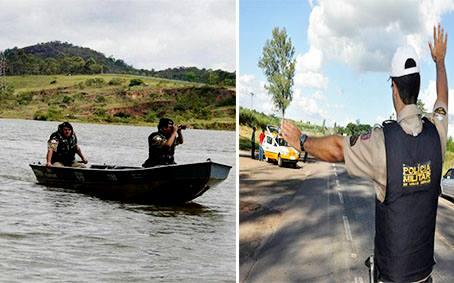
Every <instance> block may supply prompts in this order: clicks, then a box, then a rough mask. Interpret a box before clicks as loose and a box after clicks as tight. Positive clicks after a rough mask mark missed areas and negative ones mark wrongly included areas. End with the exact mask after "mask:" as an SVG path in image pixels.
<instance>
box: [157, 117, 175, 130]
mask: <svg viewBox="0 0 454 283" xmlns="http://www.w3.org/2000/svg"><path fill="white" fill-rule="evenodd" d="M168 126H173V120H172V119H169V118H161V119H160V120H159V124H158V129H162V128H165V127H168Z"/></svg>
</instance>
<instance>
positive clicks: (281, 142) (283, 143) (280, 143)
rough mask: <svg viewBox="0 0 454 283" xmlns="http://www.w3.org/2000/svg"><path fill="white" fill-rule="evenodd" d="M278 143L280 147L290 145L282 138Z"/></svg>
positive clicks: (278, 139)
mask: <svg viewBox="0 0 454 283" xmlns="http://www.w3.org/2000/svg"><path fill="white" fill-rule="evenodd" d="M276 141H277V144H278V145H279V146H288V143H287V142H286V141H285V140H284V139H282V138H277V139H276Z"/></svg>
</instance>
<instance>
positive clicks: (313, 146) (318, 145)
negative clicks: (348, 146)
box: [281, 120, 344, 162]
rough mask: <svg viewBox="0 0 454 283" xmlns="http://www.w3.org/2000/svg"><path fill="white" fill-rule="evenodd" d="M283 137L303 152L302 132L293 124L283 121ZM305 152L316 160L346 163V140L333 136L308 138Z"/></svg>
mask: <svg viewBox="0 0 454 283" xmlns="http://www.w3.org/2000/svg"><path fill="white" fill-rule="evenodd" d="M281 130H282V136H283V137H284V139H285V140H286V141H287V142H288V143H289V145H291V146H293V147H294V148H296V149H297V150H298V151H301V146H300V137H301V134H302V133H301V131H300V130H299V129H298V128H297V127H296V126H295V125H293V124H292V123H290V122H288V121H285V120H284V121H282V123H281ZM304 151H306V152H307V153H309V154H310V155H312V156H314V157H315V158H317V159H319V160H323V161H328V162H340V161H344V139H343V138H342V137H341V136H337V135H332V136H326V137H308V138H307V139H306V142H305V143H304Z"/></svg>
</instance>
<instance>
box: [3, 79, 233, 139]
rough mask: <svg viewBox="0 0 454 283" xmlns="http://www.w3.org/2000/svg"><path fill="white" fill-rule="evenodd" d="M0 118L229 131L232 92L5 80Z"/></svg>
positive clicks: (155, 82) (158, 83)
mask: <svg viewBox="0 0 454 283" xmlns="http://www.w3.org/2000/svg"><path fill="white" fill-rule="evenodd" d="M6 83H7V86H8V87H7V89H6V91H0V118H21V119H36V120H56V121H62V120H69V121H84V122H97V123H127V124H156V123H157V122H158V121H159V118H160V117H163V116H167V117H171V118H173V119H174V120H175V121H176V122H177V123H184V124H187V125H189V126H190V127H193V128H205V129H228V130H234V129H235V98H236V94H235V91H234V90H233V89H228V88H224V87H218V86H209V85H205V84H197V83H189V82H181V81H172V80H166V79H159V78H152V77H146V76H135V75H126V74H100V75H71V76H69V75H47V76H45V75H37V76H35V75H26V76H7V77H6Z"/></svg>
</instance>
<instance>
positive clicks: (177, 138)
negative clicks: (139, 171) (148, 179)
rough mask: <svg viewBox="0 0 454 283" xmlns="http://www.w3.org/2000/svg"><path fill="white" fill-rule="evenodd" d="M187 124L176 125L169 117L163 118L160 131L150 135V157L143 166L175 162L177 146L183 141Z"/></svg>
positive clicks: (159, 126) (159, 127)
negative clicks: (183, 132)
mask: <svg viewBox="0 0 454 283" xmlns="http://www.w3.org/2000/svg"><path fill="white" fill-rule="evenodd" d="M184 129H186V126H184V125H180V126H176V125H175V123H174V122H173V121H172V120H171V119H169V118H161V119H160V120H159V124H158V131H157V132H154V133H152V134H151V135H150V136H149V137H148V159H147V160H146V161H145V162H144V164H142V167H145V168H148V167H153V166H157V165H168V164H175V159H174V154H175V147H176V146H177V145H179V144H182V143H183V134H182V132H181V130H184Z"/></svg>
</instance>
